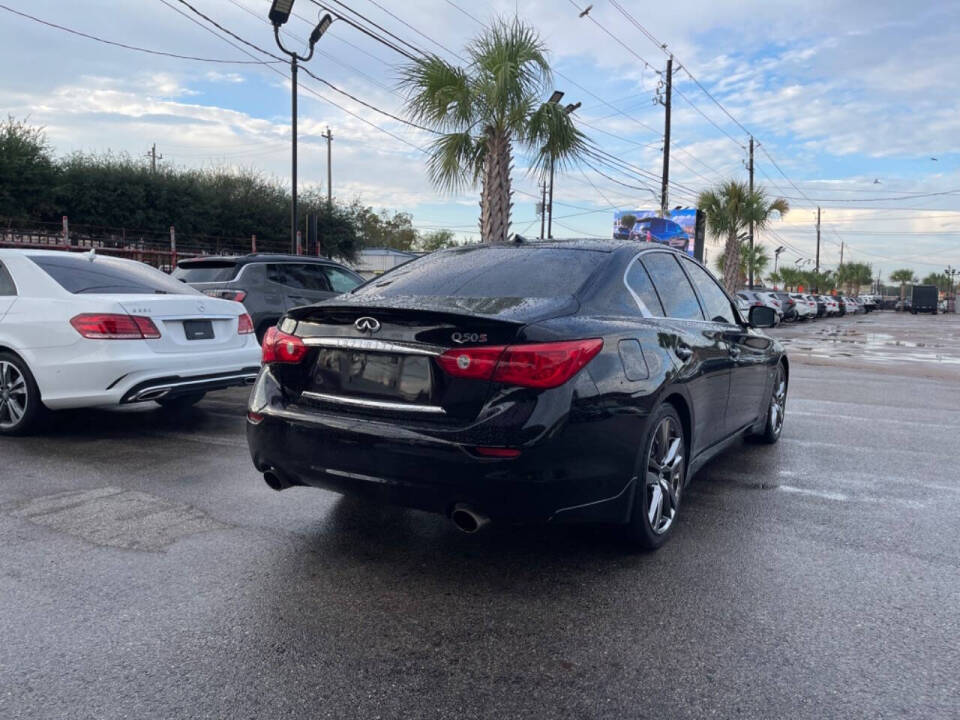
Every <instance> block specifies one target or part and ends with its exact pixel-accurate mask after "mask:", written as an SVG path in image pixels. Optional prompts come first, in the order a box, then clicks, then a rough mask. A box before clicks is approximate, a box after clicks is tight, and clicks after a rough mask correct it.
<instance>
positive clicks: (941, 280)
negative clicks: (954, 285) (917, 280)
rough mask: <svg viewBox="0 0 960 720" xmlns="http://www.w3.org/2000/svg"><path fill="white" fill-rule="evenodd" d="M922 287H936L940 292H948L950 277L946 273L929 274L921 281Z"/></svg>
mask: <svg viewBox="0 0 960 720" xmlns="http://www.w3.org/2000/svg"><path fill="white" fill-rule="evenodd" d="M923 284H924V285H936V286H937V290H939V291H940V292H943V293H945V292H950V286H951V285H950V276H949V275H947V274H946V273H936V272H935V273H930V274H929V275H927V276H926V277H925V278H924V279H923Z"/></svg>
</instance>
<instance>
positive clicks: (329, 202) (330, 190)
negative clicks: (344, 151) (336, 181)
mask: <svg viewBox="0 0 960 720" xmlns="http://www.w3.org/2000/svg"><path fill="white" fill-rule="evenodd" d="M323 137H325V138H326V139H327V209H328V210H329V209H331V208H332V207H333V164H332V151H331V149H330V143H331V142H332V141H333V134H332V133H331V132H330V128H327V134H326V135H324V136H323Z"/></svg>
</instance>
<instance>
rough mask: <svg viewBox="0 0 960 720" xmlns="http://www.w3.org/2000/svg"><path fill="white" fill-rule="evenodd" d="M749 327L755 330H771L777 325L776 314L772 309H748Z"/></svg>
mask: <svg viewBox="0 0 960 720" xmlns="http://www.w3.org/2000/svg"><path fill="white" fill-rule="evenodd" d="M749 322H750V326H751V327H755V328H772V327H773V326H774V325H776V324H777V313H776V311H775V310H774V309H773V308H768V307H764V306H759V305H755V306H754V307H752V308H750V318H749Z"/></svg>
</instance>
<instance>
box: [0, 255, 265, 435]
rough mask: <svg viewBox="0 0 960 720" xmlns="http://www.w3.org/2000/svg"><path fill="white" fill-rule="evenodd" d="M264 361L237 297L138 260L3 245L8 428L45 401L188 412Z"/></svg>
mask: <svg viewBox="0 0 960 720" xmlns="http://www.w3.org/2000/svg"><path fill="white" fill-rule="evenodd" d="M259 366H260V346H259V345H258V344H257V341H256V337H255V336H254V334H253V325H252V323H251V321H250V316H249V315H247V313H246V312H245V310H244V307H243V305H241V304H240V303H236V302H232V301H230V300H221V299H218V298H211V297H207V296H206V295H203V294H202V293H200V292H198V291H196V290H194V289H193V288H191V287H190V286H188V285H185V284H184V283H182V282H179V281H177V280H174V279H173V278H171V277H170V276H169V275H166V274H165V273H162V272H160V271H159V270H155V269H154V268H151V267H149V266H147V265H144V264H142V263H138V262H134V261H132V260H120V259H117V258H110V257H106V256H103V255H96V254H94V253H93V252H89V253H68V252H54V251H41V250H4V249H0V434H18V433H22V432H26V431H27V430H28V429H29V428H30V426H31V425H33V424H34V423H35V422H36V421H37V420H38V419H39V418H40V416H41V415H43V414H44V412H45V411H46V410H47V409H50V410H59V409H63V408H81V407H94V406H110V405H123V404H126V403H134V402H146V401H151V400H153V401H156V402H158V403H160V404H161V405H163V406H165V407H169V408H177V409H182V408H186V407H189V406H190V405H193V404H194V403H196V402H198V401H199V400H200V399H201V398H202V397H203V395H204V394H205V393H206V392H207V391H210V390H217V389H220V388H225V387H230V386H233V385H243V384H248V383H252V382H253V380H254V379H255V378H256V375H257V373H258V371H259Z"/></svg>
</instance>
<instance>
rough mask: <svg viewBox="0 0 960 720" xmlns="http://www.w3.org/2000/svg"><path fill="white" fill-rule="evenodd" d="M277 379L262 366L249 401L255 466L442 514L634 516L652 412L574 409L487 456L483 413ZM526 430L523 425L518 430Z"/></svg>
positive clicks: (512, 518)
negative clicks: (377, 412)
mask: <svg viewBox="0 0 960 720" xmlns="http://www.w3.org/2000/svg"><path fill="white" fill-rule="evenodd" d="M271 385H272V382H271V380H270V373H269V371H268V370H267V371H264V372H262V373H261V376H260V380H259V381H258V383H257V386H256V387H255V388H254V390H253V392H252V393H251V401H250V403H251V407H250V409H251V411H254V412H256V413H258V414H259V415H261V416H262V420H260V421H259V422H256V423H254V422H251V421H249V419H248V422H247V441H248V444H249V448H250V454H251V457H252V459H253V463H254V465H255V466H256V467H257V469H258V470H260V471H261V472H263V471H265V470H267V469H270V468H272V469H275V470H277V471H279V473H280V474H282V475H283V476H284V477H285V479H286V480H288V481H289V482H291V483H292V484H298V485H305V486H311V487H316V488H323V489H326V490H332V491H334V492H338V493H342V494H346V495H354V496H359V497H364V498H367V499H369V500H372V501H375V502H379V503H383V504H388V505H398V506H402V507H409V508H416V509H419V510H425V511H427V512H433V513H439V514H442V515H449V514H450V512H451V510H452V509H453V507H454V506H455V505H456V504H458V503H465V504H467V505H469V506H471V507H472V508H474V509H475V510H476V511H478V512H481V513H483V514H485V515H488V516H489V517H490V518H491V519H492V520H495V521H497V522H603V523H623V522H626V521H627V519H628V518H629V512H630V509H631V508H632V502H633V480H632V475H633V472H634V464H635V462H636V454H637V447H636V438H637V437H643V435H642V434H640V433H642V432H643V428H644V427H645V422H646V420H645V417H644V418H640V417H638V416H637V415H633V416H625V415H617V414H611V415H606V416H604V415H602V414H600V413H596V412H594V413H592V414H591V413H586V412H584V413H582V414H581V413H580V412H578V411H576V410H574V411H570V412H569V414H567V415H564V416H563V417H561V418H559V419H558V420H557V422H556V423H553V424H551V425H550V427H549V428H544V431H543V432H542V433H540V434H538V435H537V436H536V437H533V438H531V436H530V434H527V437H528V438H531V439H530V440H529V441H528V442H526V443H523V444H518V445H517V447H519V448H520V450H521V454H520V455H519V457H515V458H490V457H480V456H478V455H477V454H476V452H475V450H474V448H475V447H476V446H477V445H482V444H483V439H482V438H484V437H487V438H489V437H491V435H492V434H493V433H492V432H491V430H490V428H487V429H486V430H485V429H484V426H483V423H478V424H477V425H476V426H473V427H471V428H468V429H466V430H464V429H461V430H459V431H456V432H449V431H447V432H445V431H444V430H443V428H439V429H438V428H437V427H436V426H431V425H430V424H429V423H413V422H408V423H402V422H399V421H390V420H385V419H383V418H374V417H371V416H359V415H356V414H347V413H338V412H331V411H325V410H320V409H318V408H317V407H305V406H302V405H297V404H296V403H285V402H284V400H283V398H282V396H280V395H277V394H274V393H273V392H272V391H271V390H270V388H269V386H271ZM506 412H507V413H508V412H509V410H507V411H506ZM527 429H529V428H527ZM523 435H524V428H517V432H516V433H515V435H514V436H515V437H518V438H519V437H521V436H523ZM468 436H469V437H468ZM487 442H490V440H487Z"/></svg>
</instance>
